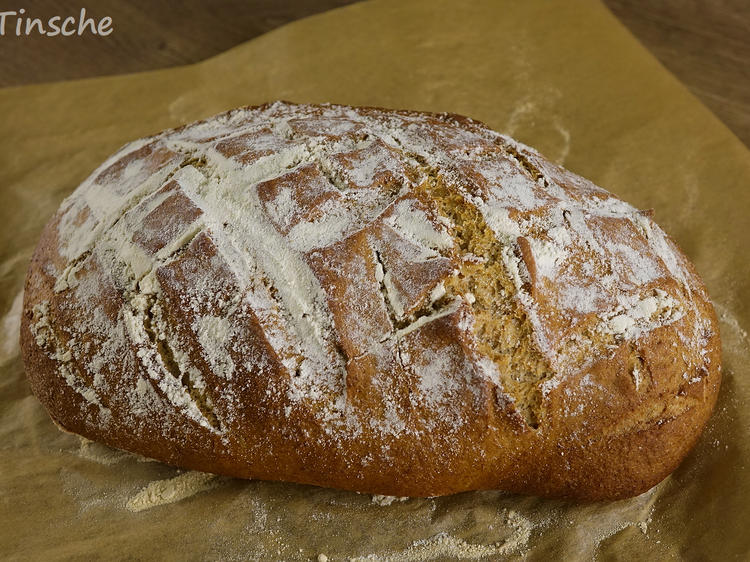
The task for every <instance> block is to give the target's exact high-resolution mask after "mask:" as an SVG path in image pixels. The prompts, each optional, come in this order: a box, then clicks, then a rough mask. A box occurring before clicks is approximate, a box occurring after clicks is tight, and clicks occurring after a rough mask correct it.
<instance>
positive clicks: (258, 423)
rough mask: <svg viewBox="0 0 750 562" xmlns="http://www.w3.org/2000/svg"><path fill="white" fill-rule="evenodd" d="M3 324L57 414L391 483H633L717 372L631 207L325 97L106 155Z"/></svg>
mask: <svg viewBox="0 0 750 562" xmlns="http://www.w3.org/2000/svg"><path fill="white" fill-rule="evenodd" d="M21 339H22V348H23V356H24V360H25V365H26V369H27V373H28V378H29V381H30V383H31V387H32V389H33V391H34V393H35V394H36V395H37V396H38V398H39V399H40V401H41V402H42V403H43V404H44V406H45V407H46V408H47V409H48V410H49V413H50V415H51V416H52V418H53V419H54V420H55V421H56V422H57V423H58V424H59V425H60V426H62V427H63V428H64V429H67V430H69V431H72V432H75V433H78V434H81V435H84V436H86V437H88V438H90V439H94V440H97V441H100V442H102V443H106V444H108V445H111V446H113V447H117V448H120V449H125V450H128V451H133V452H136V453H140V454H142V455H145V456H148V457H152V458H154V459H158V460H161V461H163V462H166V463H169V464H173V465H177V466H181V467H186V468H191V469H197V470H202V471H209V472H216V473H220V474H226V475H232V476H238V477H242V478H260V479H271V480H284V481H291V482H301V483H309V484H316V485H320V486H330V487H337V488H344V489H349V490H357V491H361V492H370V493H377V494H386V495H394V496H434V495H442V494H450V493H454V492H460V491H464V490H474V489H503V490H508V491H512V492H520V493H527V494H538V495H546V496H563V497H572V498H580V499H601V498H622V497H627V496H631V495H635V494H638V493H640V492H643V491H644V490H646V489H648V488H649V487H651V486H653V485H654V484H656V483H657V482H659V481H660V480H662V479H663V478H664V477H665V476H667V475H668V474H669V473H670V472H671V471H672V470H674V469H675V468H676V467H677V465H678V464H679V463H680V462H681V460H682V459H683V458H684V457H685V455H686V454H687V453H688V451H689V450H690V449H691V447H692V446H693V444H694V443H695V441H696V440H697V438H698V436H699V434H700V432H701V430H702V427H703V425H704V423H705V422H706V420H707V418H708V417H709V415H710V413H711V410H712V408H713V405H714V403H715V400H716V395H717V392H718V389H719V382H720V344H719V335H718V329H717V324H716V318H715V315H714V312H713V309H712V307H711V305H710V302H709V299H708V296H707V294H706V291H705V289H704V287H703V284H702V282H701V281H700V279H699V278H698V277H697V275H696V273H695V271H694V269H693V267H692V266H691V264H690V263H689V262H688V261H687V259H686V258H685V256H684V255H683V254H682V253H681V252H680V251H679V249H678V248H677V247H676V246H675V244H674V242H672V240H671V239H670V238H669V237H668V236H667V235H666V234H665V233H664V232H663V231H662V230H661V229H660V228H659V227H658V226H657V225H656V224H655V223H654V222H653V220H652V219H651V216H650V213H648V212H644V211H638V210H636V209H635V208H633V207H631V206H630V205H628V204H626V203H624V202H623V201H621V200H619V199H617V198H615V197H613V196H612V195H610V194H609V193H607V192H606V191H604V190H602V189H600V188H598V187H596V186H594V185H593V184H591V183H590V182H588V181H587V180H585V179H583V178H581V177H579V176H577V175H575V174H572V173H570V172H568V171H566V170H564V169H562V168H560V167H558V166H556V165H554V164H552V163H550V162H548V161H547V160H545V159H544V158H543V157H542V156H540V155H539V154H538V153H537V152H535V151H534V150H532V149H531V148H529V147H526V146H524V145H522V144H520V143H518V142H516V141H514V140H512V139H511V138H508V137H507V136H503V135H501V134H498V133H496V132H494V131H492V130H489V129H488V128H487V127H485V126H483V125H482V124H481V123H478V122H476V121H473V120H471V119H468V118H465V117H461V116H458V115H449V114H427V113H417V112H411V111H390V110H383V109H374V108H354V107H345V106H336V105H320V106H318V105H296V104H291V103H285V102H277V103H273V104H268V105H263V106H259V107H254V108H245V109H238V110H235V111H230V112H228V113H224V114H222V115H218V116H216V117H213V118H210V119H207V120H205V121H201V122H198V123H194V124H192V125H188V126H185V127H182V128H179V129H175V130H171V131H165V132H163V133H160V134H158V135H156V136H154V137H151V138H147V139H143V140H139V141H136V142H134V143H131V144H129V145H127V146H125V147H124V148H122V149H121V150H120V151H119V152H118V153H117V154H115V155H114V156H112V157H111V158H110V159H109V160H107V161H106V162H105V163H104V164H102V166H101V167H100V168H99V169H98V170H96V171H95V172H94V173H93V174H92V175H91V176H90V177H89V178H88V179H87V180H86V181H85V182H84V183H83V184H82V185H81V186H80V187H79V188H78V189H77V190H76V191H75V192H74V193H73V194H72V195H71V196H70V197H68V198H67V199H66V200H65V201H64V203H63V204H62V206H61V208H60V210H59V211H58V213H57V214H56V215H55V216H54V217H53V218H52V220H51V221H50V222H49V224H48V225H47V227H46V228H45V230H44V232H43V234H42V237H41V241H40V242H39V245H38V247H37V249H36V252H35V254H34V257H33V260H32V263H31V266H30V269H29V272H28V277H27V282H26V290H25V298H24V315H23V322H22V333H21Z"/></svg>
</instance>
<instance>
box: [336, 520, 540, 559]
mask: <svg viewBox="0 0 750 562" xmlns="http://www.w3.org/2000/svg"><path fill="white" fill-rule="evenodd" d="M505 520H506V524H507V525H508V526H509V527H510V528H511V529H512V531H513V532H512V534H511V536H510V537H508V538H507V539H506V540H504V541H501V542H497V543H494V544H487V545H484V544H473V543H469V542H466V541H465V540H463V539H460V538H458V537H454V536H452V535H449V534H448V533H438V534H437V535H435V536H433V537H431V538H429V539H423V540H418V541H415V542H413V543H412V544H411V545H410V546H409V547H407V548H406V549H404V550H402V551H401V552H394V553H391V554H380V555H379V554H369V555H367V556H360V557H356V558H350V559H349V561H350V562H365V561H375V562H380V561H382V562H419V561H422V560H435V559H436V558H439V557H442V556H451V557H454V558H458V559H461V560H479V559H481V558H486V557H488V556H504V555H508V554H510V553H511V552H514V551H517V550H519V549H521V548H523V547H524V546H526V545H527V544H528V542H529V539H530V537H531V532H532V531H533V529H534V524H533V523H532V522H531V521H529V520H528V519H526V518H525V517H523V516H522V515H520V514H518V513H516V512H515V511H507V512H506V513H505Z"/></svg>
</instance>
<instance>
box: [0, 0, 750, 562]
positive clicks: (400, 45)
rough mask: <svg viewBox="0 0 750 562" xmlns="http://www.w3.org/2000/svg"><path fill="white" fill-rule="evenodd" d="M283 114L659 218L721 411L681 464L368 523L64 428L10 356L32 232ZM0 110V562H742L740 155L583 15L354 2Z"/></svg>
mask: <svg viewBox="0 0 750 562" xmlns="http://www.w3.org/2000/svg"><path fill="white" fill-rule="evenodd" d="M279 98H281V99H289V100H292V101H299V102H324V101H331V102H340V103H347V104H361V105H379V106H386V107H393V108H411V109H421V110H432V111H451V112H456V113H462V114H465V115H469V116H471V117H474V118H477V119H480V120H482V121H484V122H486V123H487V124H488V125H490V126H491V127H493V128H495V129H497V130H500V131H503V132H506V133H509V134H511V135H513V136H515V137H517V138H518V139H519V140H521V141H523V142H526V143H528V144H530V145H532V146H535V147H537V148H538V149H540V150H541V151H542V152H543V153H544V154H546V155H547V156H548V157H550V158H551V159H553V160H555V161H557V162H559V163H563V164H564V165H565V166H566V167H568V168H570V169H572V170H573V171H575V172H578V173H580V174H582V175H584V176H586V177H588V178H590V179H592V180H593V181H594V182H596V183H598V184H599V185H602V186H604V187H606V188H607V189H609V190H610V191H613V192H614V193H616V194H618V195H620V196H621V197H623V198H624V199H625V200H627V201H629V202H631V203H633V204H635V205H637V206H639V207H640V208H644V209H645V208H653V209H655V212H656V220H657V221H658V222H659V223H660V224H661V225H662V226H663V227H664V228H665V229H666V230H667V231H668V232H669V233H670V234H672V235H673V236H674V237H675V238H676V240H677V241H678V243H679V244H680V245H681V247H682V248H683V249H684V250H685V252H686V253H687V254H688V256H690V257H691V258H692V260H694V262H695V264H696V266H697V268H698V270H699V272H700V273H701V275H702V276H703V278H704V280H705V281H706V283H707V285H708V288H709V292H710V294H711V296H712V298H713V299H714V302H715V305H716V309H717V312H718V314H719V316H720V318H721V329H722V338H723V346H724V382H723V387H722V391H721V396H720V399H719V404H718V408H717V411H716V413H715V415H714V416H713V418H712V419H711V421H710V423H709V427H708V428H707V431H706V432H705V434H704V435H703V437H702V438H701V440H700V442H699V444H698V446H697V447H696V449H695V450H694V451H693V453H692V454H691V455H690V456H689V457H688V459H687V460H686V461H685V462H684V463H683V465H682V466H681V467H680V468H679V469H678V470H677V471H676V472H675V473H674V474H673V475H672V476H671V477H669V478H668V479H667V480H666V481H665V482H663V483H662V484H660V485H659V486H657V487H656V488H655V489H654V490H651V491H650V492H648V493H646V494H644V495H643V496H640V497H638V498H635V499H632V500H629V501H622V502H615V503H601V504H589V505H573V504H569V503H565V502H560V501H549V500H542V499H536V498H528V497H519V496H510V495H505V494H502V493H498V492H481V493H479V492H478V493H466V494H460V495H457V496H453V497H448V498H439V499H415V500H407V501H394V502H393V503H391V504H390V505H379V503H388V501H390V500H387V499H386V500H383V499H379V498H375V500H374V499H373V498H372V497H370V496H366V495H357V494H353V493H345V492H339V491H334V490H326V489H320V488H314V487H309V486H298V485H290V484H281V483H267V482H256V481H250V482H248V481H239V480H231V479H225V478H217V477H212V476H206V475H202V474H199V473H181V472H180V471H179V470H177V469H174V468H170V467H167V466H164V465H162V464H159V463H156V462H146V461H144V460H143V459H139V458H137V457H134V456H131V455H128V454H124V453H120V452H117V451H114V450H111V449H107V448H106V447H103V446H100V445H97V444H91V443H86V442H84V441H81V440H80V439H79V438H77V437H75V436H72V435H68V434H64V433H61V432H60V431H58V430H57V428H56V427H55V426H54V425H53V424H52V422H51V421H50V419H49V418H48V416H47V414H46V413H45V411H44V410H43V409H42V407H41V406H40V405H39V403H38V402H37V401H36V399H35V398H34V397H33V396H31V394H30V391H29V387H28V385H27V383H26V381H25V378H24V373H23V366H22V363H21V360H20V358H19V356H18V353H19V351H18V343H17V340H18V325H19V314H20V309H21V290H22V283H23V277H24V274H25V270H26V267H27V264H28V259H29V257H30V255H31V252H32V249H33V247H34V245H35V243H36V241H37V237H38V235H39V233H40V231H41V228H42V226H43V224H44V222H45V221H46V220H47V219H48V218H49V217H50V216H51V215H52V213H53V212H54V211H55V209H56V208H57V206H58V205H59V203H60V202H61V200H62V199H63V197H65V196H66V195H67V194H69V193H70V192H71V191H72V190H73V189H74V188H75V187H76V186H77V185H78V183H79V182H80V181H81V180H83V179H84V178H85V177H86V176H87V175H88V174H89V173H90V172H91V171H92V170H93V169H94V168H95V166H96V165H98V164H99V163H100V162H102V161H103V160H104V159H105V158H106V157H107V156H108V155H109V154H110V153H112V152H113V151H114V150H116V149H117V148H118V147H119V146H121V145H122V144H124V143H125V142H126V141H129V140H132V139H135V138H137V137H140V136H143V135H147V134H151V133H154V132H157V131H159V130H160V129H163V128H165V127H171V126H175V125H178V124H181V123H184V122H188V121H192V120H195V119H198V118H201V117H204V116H208V115H211V114H213V113H216V112H219V111H222V110H225V109H229V108H232V107H235V106H240V105H245V104H257V103H260V102H264V101H267V100H274V99H279ZM0 110H1V114H0V186H1V188H2V192H1V195H0V233H2V238H1V239H0V241H1V242H2V247H1V248H0V314H2V315H3V316H2V317H1V318H0V329H1V330H2V341H1V342H0V449H1V450H2V453H1V454H0V552H1V553H2V554H1V555H0V557H2V558H9V559H13V560H16V559H17V560H32V559H33V560H59V559H65V560H95V559H130V560H151V559H167V560H197V559H221V560H250V559H258V560H273V559H280V560H311V559H316V558H317V557H318V555H320V554H325V555H327V556H328V558H329V560H341V559H343V558H344V557H354V556H368V555H369V556H371V558H370V559H375V560H381V559H393V560H433V559H453V558H463V559H467V558H474V559H476V558H481V557H483V556H485V557H487V559H502V558H504V557H508V558H511V559H515V558H527V559H530V560H549V559H552V558H553V557H554V559H562V560H577V559H590V558H592V557H595V556H596V557H597V558H598V559H603V560H608V559H621V560H633V559H638V560H676V559H684V560H732V559H742V558H744V557H745V556H747V553H748V551H749V550H750V532H747V530H746V529H745V522H746V521H748V520H750V501H748V497H747V493H748V488H749V487H750V475H748V472H747V468H746V467H747V466H748V464H750V435H748V433H749V431H748V428H749V424H748V421H749V420H750V415H748V411H747V410H746V409H745V402H746V400H747V399H748V397H750V384H749V381H748V370H749V369H750V367H748V365H750V352H749V351H748V336H747V332H746V331H745V330H744V327H747V326H748V325H750V294H749V293H748V285H749V284H750V261H749V260H748V244H749V243H750V234H749V232H748V231H749V230H750V229H749V228H748V226H750V225H748V221H747V212H748V208H749V206H748V201H749V200H750V195H749V194H748V189H747V188H748V186H749V184H750V181H749V180H750V153H749V152H748V150H747V148H746V147H745V146H744V145H742V144H741V143H740V142H739V141H738V140H737V139H736V138H735V137H734V136H732V134H731V133H730V132H729V131H728V130H727V129H726V128H725V127H724V126H723V125H721V123H720V122H719V121H718V120H717V119H716V118H715V117H714V116H713V115H712V114H710V113H709V111H708V110H706V109H705V108H704V107H703V106H701V105H700V103H699V102H698V101H696V100H695V99H694V98H693V97H692V96H691V95H690V94H689V93H688V92H687V91H686V90H685V89H684V88H683V87H682V86H681V85H680V84H679V83H678V82H677V81H676V80H675V79H674V78H673V77H672V76H671V75H669V74H668V73H667V72H666V71H665V70H664V69H663V68H661V67H660V66H659V64H658V63H657V62H656V61H655V60H654V59H653V58H652V57H651V56H650V55H649V54H648V53H647V52H646V51H645V50H644V49H643V48H642V47H641V46H640V45H639V44H638V43H637V42H636V41H635V40H634V39H633V38H632V37H631V36H630V35H629V34H628V33H627V32H626V31H625V30H624V28H623V27H621V25H620V24H619V23H618V22H617V21H616V20H615V19H614V18H613V17H612V16H611V15H610V14H609V13H608V12H607V11H606V10H605V9H604V8H603V7H602V6H601V5H600V4H599V3H597V2H596V1H594V0H588V1H584V0H581V1H566V2H546V1H543V0H538V1H533V2H515V1H511V0H508V1H502V2H500V1H487V2H450V1H434V0H425V1H415V2H403V1H392V2H372V3H364V4H357V5H353V6H350V7H347V8H344V9H340V10H336V11H333V12H329V13H326V14H322V15H319V16H314V17H312V18H309V19H306V20H301V21H298V22H296V23H293V24H291V25H288V26H286V27H283V28H280V29H278V30H276V31H274V32H272V33H269V34H268V35H265V36H262V37H260V38H257V39H255V40H253V41H251V42H249V43H247V44H244V45H241V46H239V47H237V48H235V49H233V50H231V51H229V52H227V53H224V54H222V55H220V56H218V57H216V58H213V59H211V60H208V61H206V62H203V63H200V64H197V65H193V66H189V67H183V68H177V69H172V70H166V71H159V72H149V73H144V74H137V75H129V76H119V77H112V78H102V79H93V80H85V81H78V82H69V83H59V84H52V85H43V86H33V87H24V88H15V89H6V90H2V91H0ZM377 502H379V503H377ZM388 557H390V558H388Z"/></svg>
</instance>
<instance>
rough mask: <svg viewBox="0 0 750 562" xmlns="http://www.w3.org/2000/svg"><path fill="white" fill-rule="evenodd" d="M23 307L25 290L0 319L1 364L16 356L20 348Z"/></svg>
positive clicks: (21, 291) (19, 292) (19, 293)
mask: <svg viewBox="0 0 750 562" xmlns="http://www.w3.org/2000/svg"><path fill="white" fill-rule="evenodd" d="M22 309H23V290H20V291H18V294H17V295H16V296H15V298H14V299H13V303H12V304H11V305H10V310H8V312H7V313H6V314H5V316H3V319H2V321H0V334H2V339H0V365H5V364H6V363H8V362H9V361H10V360H11V359H13V358H15V357H16V356H17V355H18V354H19V352H20V348H19V346H18V334H19V331H20V330H21V310H22Z"/></svg>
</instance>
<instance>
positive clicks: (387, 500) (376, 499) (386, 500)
mask: <svg viewBox="0 0 750 562" xmlns="http://www.w3.org/2000/svg"><path fill="white" fill-rule="evenodd" d="M408 499H409V498H408V497H403V498H402V497H398V496H381V495H380V494H375V495H374V496H372V503H374V504H375V505H380V506H383V507H386V506H389V505H391V504H392V503H393V502H405V501H406V500H408Z"/></svg>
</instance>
